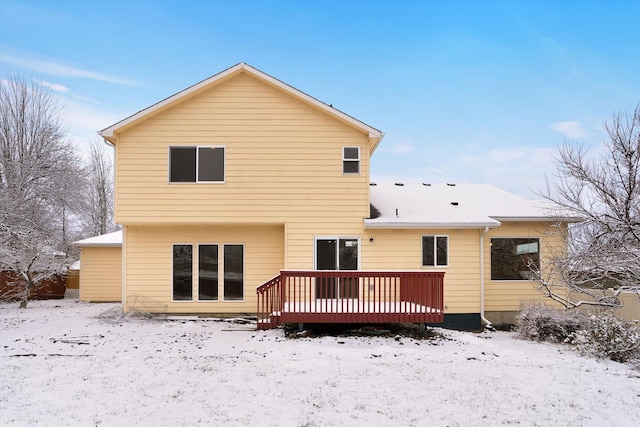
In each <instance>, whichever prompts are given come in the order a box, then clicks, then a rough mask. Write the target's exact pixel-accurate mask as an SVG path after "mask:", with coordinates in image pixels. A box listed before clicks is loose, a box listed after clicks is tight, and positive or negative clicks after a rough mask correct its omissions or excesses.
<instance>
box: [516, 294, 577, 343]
mask: <svg viewBox="0 0 640 427" xmlns="http://www.w3.org/2000/svg"><path fill="white" fill-rule="evenodd" d="M586 324H587V318H586V316H585V315H583V314H581V313H579V312H576V311H567V310H554V309H551V308H549V307H547V306H546V305H544V304H542V303H532V302H528V303H524V304H522V305H521V306H520V311H519V312H518V315H517V316H516V332H517V333H518V335H519V336H520V337H521V338H524V339H527V340H533V341H553V342H565V341H566V340H567V339H569V337H571V336H573V334H574V333H575V332H577V331H578V330H580V329H581V328H582V327H584V326H585V325H586Z"/></svg>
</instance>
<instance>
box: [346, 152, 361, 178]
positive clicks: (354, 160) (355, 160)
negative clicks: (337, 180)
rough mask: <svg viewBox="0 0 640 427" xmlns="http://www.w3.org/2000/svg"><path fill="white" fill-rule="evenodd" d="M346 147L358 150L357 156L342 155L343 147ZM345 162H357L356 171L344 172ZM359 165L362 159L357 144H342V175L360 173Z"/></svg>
mask: <svg viewBox="0 0 640 427" xmlns="http://www.w3.org/2000/svg"><path fill="white" fill-rule="evenodd" d="M347 148H355V149H356V150H358V157H357V158H356V159H347V158H346V157H345V155H344V152H345V149H347ZM345 162H355V163H357V164H358V172H345V171H344V164H345ZM361 166H362V159H361V157H360V147H358V146H357V145H343V146H342V175H360V171H361V170H362V168H361Z"/></svg>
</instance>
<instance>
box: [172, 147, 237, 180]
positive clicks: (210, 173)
mask: <svg viewBox="0 0 640 427" xmlns="http://www.w3.org/2000/svg"><path fill="white" fill-rule="evenodd" d="M224 180H225V147H204V146H203V147H169V182H219V183H223V182H224Z"/></svg>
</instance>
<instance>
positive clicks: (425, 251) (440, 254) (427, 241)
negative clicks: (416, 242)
mask: <svg viewBox="0 0 640 427" xmlns="http://www.w3.org/2000/svg"><path fill="white" fill-rule="evenodd" d="M448 255H449V238H448V237H447V236H422V266H423V267H436V266H438V267H445V266H447V265H448V262H449V260H448V258H449V256H448Z"/></svg>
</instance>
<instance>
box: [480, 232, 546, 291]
mask: <svg viewBox="0 0 640 427" xmlns="http://www.w3.org/2000/svg"><path fill="white" fill-rule="evenodd" d="M493 239H530V240H532V239H537V240H538V261H539V263H540V265H539V266H538V268H539V269H541V270H542V259H543V258H542V237H541V236H492V237H491V238H490V239H489V281H491V282H496V283H500V282H530V281H531V279H492V276H493V271H492V270H491V265H492V263H493V256H492V253H491V248H492V246H493V244H492V240H493Z"/></svg>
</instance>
